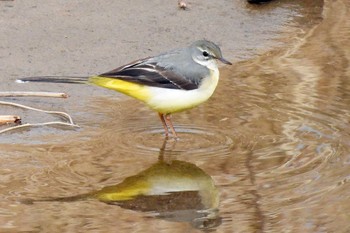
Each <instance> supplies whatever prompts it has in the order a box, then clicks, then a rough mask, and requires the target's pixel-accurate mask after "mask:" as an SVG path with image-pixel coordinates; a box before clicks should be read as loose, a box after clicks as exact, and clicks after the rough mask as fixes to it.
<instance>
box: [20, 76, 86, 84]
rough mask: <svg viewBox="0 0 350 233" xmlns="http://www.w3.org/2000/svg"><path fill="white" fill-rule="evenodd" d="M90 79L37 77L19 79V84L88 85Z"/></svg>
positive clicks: (81, 77) (78, 77) (79, 77)
mask: <svg viewBox="0 0 350 233" xmlns="http://www.w3.org/2000/svg"><path fill="white" fill-rule="evenodd" d="M88 79H89V77H83V76H36V77H25V78H21V79H17V80H16V82H17V83H27V82H40V83H42V82H43V83H73V84H82V83H87V81H88Z"/></svg>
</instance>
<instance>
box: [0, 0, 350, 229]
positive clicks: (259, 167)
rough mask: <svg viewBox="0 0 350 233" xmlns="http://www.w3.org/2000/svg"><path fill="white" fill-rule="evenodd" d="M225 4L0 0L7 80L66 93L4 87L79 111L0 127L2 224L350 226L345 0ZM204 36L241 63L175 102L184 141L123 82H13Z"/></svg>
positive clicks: (111, 63) (84, 71)
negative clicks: (214, 84) (198, 99)
mask: <svg viewBox="0 0 350 233" xmlns="http://www.w3.org/2000/svg"><path fill="white" fill-rule="evenodd" d="M230 4H232V5H228V3H224V2H221V3H218V2H215V3H206V2H202V1H198V2H194V1H193V2H190V5H189V7H190V8H189V10H188V11H180V10H178V9H177V8H176V3H174V4H173V5H172V4H165V3H163V2H160V1H159V2H156V1H154V2H150V3H149V4H147V5H144V3H143V2H141V1H140V2H135V3H134V4H133V5H130V4H128V2H118V3H115V2H113V1H110V2H106V3H105V4H103V5H101V4H100V3H99V5H97V3H85V2H84V3H82V2H79V1H70V2H69V3H65V4H57V3H55V2H54V1H48V2H47V3H46V4H45V6H42V5H40V4H39V2H36V1H23V2H21V1H14V2H0V11H2V13H3V15H4V16H2V17H1V21H0V24H1V26H2V27H0V28H1V29H0V30H2V31H3V32H4V33H1V34H0V35H1V36H0V37H1V38H0V39H1V40H0V41H1V46H0V49H1V57H0V59H1V67H2V69H1V70H2V73H3V77H1V80H2V83H3V85H1V87H0V91H3V90H18V89H19V88H20V90H23V89H25V90H28V91H29V90H31V91H33V90H45V91H47V90H52V91H62V90H64V91H66V92H67V93H68V94H69V95H70V98H68V99H66V100H61V99H35V98H28V99H18V98H17V99H16V98H11V99H7V100H11V101H15V102H20V103H25V104H28V105H32V106H33V105H34V106H36V107H42V108H46V109H51V110H64V111H67V112H69V113H70V114H71V115H72V116H73V119H74V120H75V121H76V123H77V124H79V125H80V126H81V128H80V129H78V130H72V129H66V128H52V127H43V128H33V129H30V130H24V131H18V132H15V133H11V134H4V135H1V136H0V137H1V138H0V140H1V143H0V150H1V151H2V155H1V156H0V160H1V163H0V164H1V180H2V184H1V188H0V193H1V194H2V195H1V197H0V206H1V211H0V216H1V218H0V231H5V232H18V231H34V232H67V231H73V232H75V231H85V232H88V231H102V232H103V231H104V232H106V231H107V232H111V231H112V232H113V231H118V232H132V231H135V232H137V231H141V232H154V231H158V232H162V231H164V232H201V230H200V229H212V230H214V231H216V232H284V231H291V232H319V231H320V232H322V231H324V232H347V231H348V230H349V225H348V216H347V214H346V213H348V212H349V210H350V206H349V185H348V181H349V178H348V164H349V156H348V155H349V152H350V145H349V143H348V142H349V139H350V135H349V132H350V129H349V118H350V117H349V116H350V112H349V108H348V106H349V105H350V103H349V100H350V98H349V94H348V93H349V90H350V86H349V73H350V72H349V65H348V64H349V56H350V55H349V49H348V48H349V45H350V42H349V38H348V34H349V29H350V26H349V21H348V17H347V16H348V15H349V9H350V6H349V3H348V2H347V1H346V0H339V1H326V2H325V3H324V7H323V3H322V1H306V2H305V1H295V2H293V3H290V2H289V1H275V2H272V3H270V4H266V5H262V6H250V5H247V4H246V3H245V1H242V2H236V3H230ZM115 9H123V10H122V12H123V14H116V13H115V12H116V10H115ZM102 12H103V13H102ZM132 14H136V15H138V16H139V17H137V18H135V17H130V15H132ZM208 15H211V16H213V17H212V18H210V17H208ZM84 16H85V17H84ZM86 16H88V17H86ZM214 16H215V17H214ZM194 19H196V20H194ZM211 19H212V20H211ZM116 25H117V26H116ZM218 25H220V26H218ZM203 28H204V29H203ZM135 31H137V33H135ZM203 31H205V35H204V34H203ZM135 36H138V38H135ZM203 37H205V38H207V39H210V40H213V41H215V42H217V43H219V44H221V47H222V50H223V53H224V55H225V57H228V58H231V59H230V60H231V61H233V62H234V63H235V64H234V65H233V66H232V67H230V68H226V67H225V68H223V69H222V70H221V80H220V84H219V86H218V88H217V90H216V93H215V94H214V96H213V97H212V98H211V99H210V101H208V102H207V103H205V104H203V105H202V106H200V107H198V108H196V109H193V110H190V111H186V112H184V113H179V114H176V115H175V116H174V120H175V126H176V127H177V129H178V131H179V132H180V137H181V139H180V140H179V141H177V142H174V141H171V140H170V141H166V142H165V143H164V142H163V138H164V137H163V135H162V127H161V125H160V123H159V122H158V119H157V117H156V114H155V113H153V112H151V111H150V110H149V109H147V108H146V107H144V106H143V105H142V104H140V103H138V102H137V101H135V100H132V99H129V98H128V97H124V96H122V95H119V94H116V93H114V92H111V91H106V90H103V89H99V88H96V87H89V86H80V85H77V86H72V85H46V84H45V85H34V84H28V85H19V84H16V83H14V80H15V79H16V78H19V77H23V76H36V75H92V74H96V73H101V72H105V71H107V70H110V69H112V68H114V67H117V66H119V65H122V64H124V63H126V62H128V61H130V60H134V59H136V58H139V57H145V56H149V55H154V54H157V53H159V52H162V51H164V50H167V49H168V48H174V47H179V46H185V45H187V43H188V42H189V41H190V42H191V41H193V40H196V39H198V38H203ZM117 38H118V39H117ZM14 110H15V109H13V108H3V107H1V111H2V112H6V113H9V112H12V111H14ZM16 111H17V110H16ZM19 113H20V114H21V115H23V116H24V117H25V118H24V119H25V120H26V121H41V120H51V119H54V118H52V117H49V116H47V115H42V114H34V113H32V112H29V111H24V112H22V111H20V112H19ZM164 161H165V163H164ZM172 161H173V162H172ZM178 164H182V165H181V166H178ZM160 165H161V166H160ZM164 166H165V167H166V166H168V168H164ZM184 166H185V167H184ZM163 169H169V173H170V174H168V175H164V173H163V172H164V170H163ZM189 170H190V171H189ZM179 171H180V172H179ZM191 171H192V172H191ZM193 171H197V173H196V174H194V172H193ZM199 184H200V185H199ZM175 189H176V191H175ZM159 190H163V191H164V190H168V191H169V192H171V196H170V197H171V198H169V199H166V198H165V197H164V193H161V192H160V191H159ZM109 192H112V193H115V195H114V196H113V198H114V199H113V198H112V197H111V196H108V195H107V193H109ZM96 193H97V194H98V195H96ZM160 193H161V194H160ZM102 196H103V197H104V199H103V200H102V198H101V197H102ZM106 196H108V198H110V199H109V201H108V200H107V201H106V199H105V198H106ZM73 197H74V198H73ZM76 197H79V198H76ZM126 197H127V198H126ZM60 198H61V199H60ZM43 199H46V200H49V201H43V202H41V201H39V200H43ZM28 200H31V201H30V202H29V201H28ZM35 200H37V202H36V201H35ZM50 200H51V201H50ZM72 200H73V201H72ZM175 200H176V204H175V205H174V203H175ZM171 201H174V202H173V203H171ZM149 203H154V204H149ZM166 203H169V204H166ZM147 204H148V205H147ZM153 206H154V207H153ZM186 206H187V209H186ZM152 207H153V208H152ZM145 209H146V210H147V211H145Z"/></svg>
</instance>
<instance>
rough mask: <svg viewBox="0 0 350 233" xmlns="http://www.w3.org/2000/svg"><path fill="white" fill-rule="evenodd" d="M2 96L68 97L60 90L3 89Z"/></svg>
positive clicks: (0, 93) (0, 94)
mask: <svg viewBox="0 0 350 233" xmlns="http://www.w3.org/2000/svg"><path fill="white" fill-rule="evenodd" d="M0 97H53V98H67V97H68V95H67V94H66V93H59V92H45V91H38V92H32V91H30V92H28V91H2V92H0Z"/></svg>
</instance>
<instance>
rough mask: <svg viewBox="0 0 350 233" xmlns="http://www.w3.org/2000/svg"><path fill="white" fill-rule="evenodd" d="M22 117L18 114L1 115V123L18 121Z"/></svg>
mask: <svg viewBox="0 0 350 233" xmlns="http://www.w3.org/2000/svg"><path fill="white" fill-rule="evenodd" d="M20 121H21V117H20V116H16V115H0V125H2V124H6V123H16V122H20Z"/></svg>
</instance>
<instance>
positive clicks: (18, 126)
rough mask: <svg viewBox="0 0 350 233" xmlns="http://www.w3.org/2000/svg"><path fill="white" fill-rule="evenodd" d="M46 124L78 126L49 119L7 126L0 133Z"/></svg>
mask: <svg viewBox="0 0 350 233" xmlns="http://www.w3.org/2000/svg"><path fill="white" fill-rule="evenodd" d="M46 125H63V126H70V127H75V128H79V126H78V125H75V124H71V123H66V122H61V121H51V122H45V123H37V124H29V123H27V124H23V125H17V126H13V127H9V128H6V129H3V130H0V134H2V133H5V132H8V131H11V130H15V129H21V128H27V127H38V126H46Z"/></svg>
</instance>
